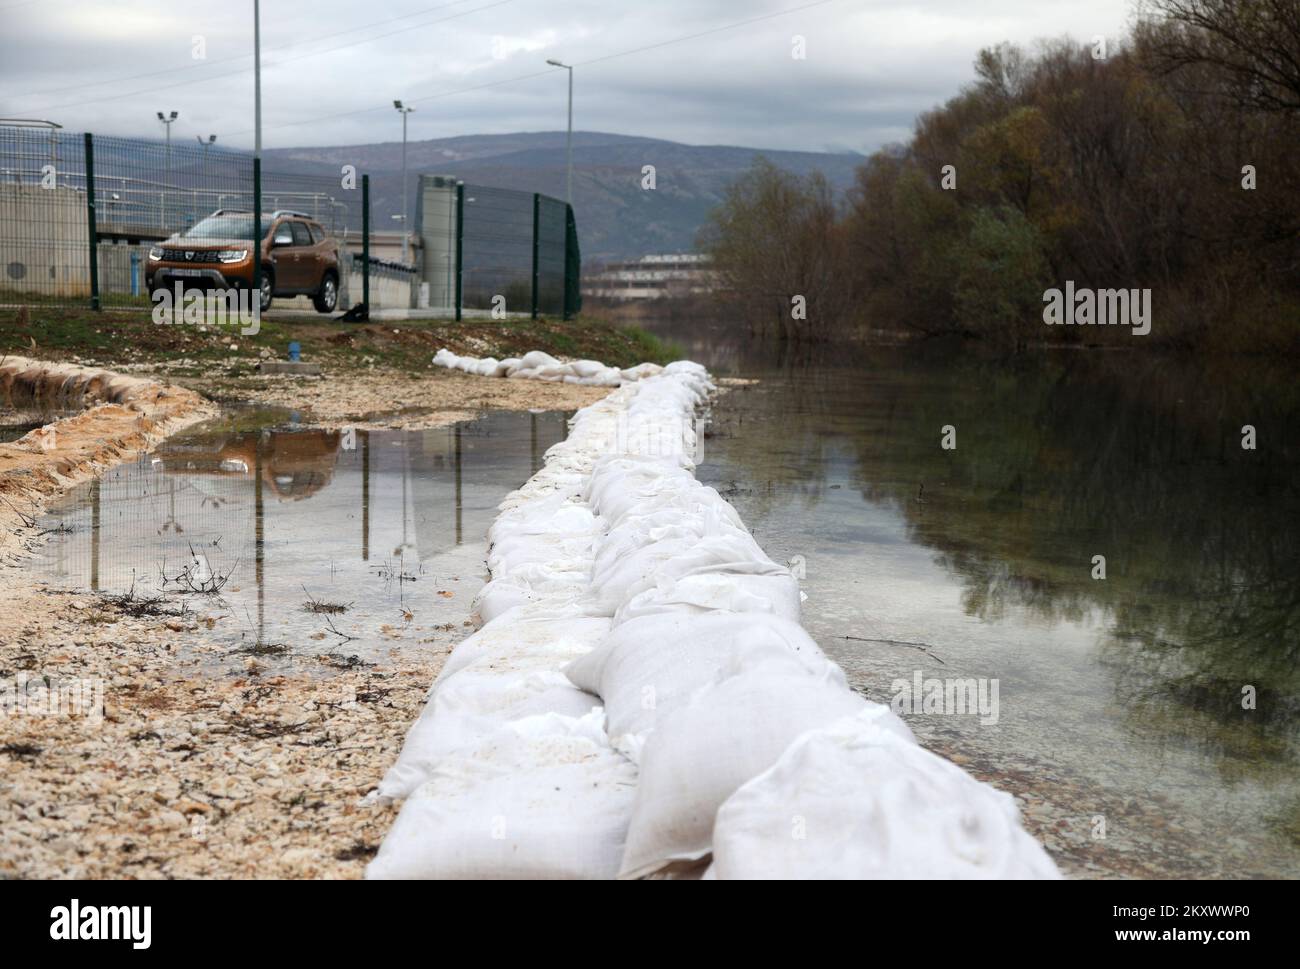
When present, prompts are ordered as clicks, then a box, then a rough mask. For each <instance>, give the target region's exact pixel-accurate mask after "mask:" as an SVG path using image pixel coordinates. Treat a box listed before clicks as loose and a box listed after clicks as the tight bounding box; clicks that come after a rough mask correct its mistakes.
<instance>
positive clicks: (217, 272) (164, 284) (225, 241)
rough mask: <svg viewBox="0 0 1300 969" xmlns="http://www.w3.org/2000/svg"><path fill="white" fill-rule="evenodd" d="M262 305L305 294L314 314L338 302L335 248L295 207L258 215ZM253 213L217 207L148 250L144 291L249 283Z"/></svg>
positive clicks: (240, 286)
mask: <svg viewBox="0 0 1300 969" xmlns="http://www.w3.org/2000/svg"><path fill="white" fill-rule="evenodd" d="M262 224H263V225H265V226H266V227H267V231H266V236H265V237H264V238H263V239H262V245H261V255H262V309H263V310H265V309H267V308H268V307H269V306H270V305H271V297H273V296H310V297H311V298H312V303H313V304H315V306H316V310H317V312H319V313H332V312H334V309H335V308H336V307H337V306H338V301H339V272H340V269H339V247H338V243H337V242H335V241H334V240H333V239H331V238H330V237H329V236H327V235H326V234H325V230H324V229H322V228H321V226H320V223H319V222H317V221H316V220H315V219H313V218H311V217H310V216H308V215H304V214H303V213H301V212H290V211H287V210H279V211H276V212H272V213H271V214H270V215H263V216H262ZM253 235H254V231H253V213H252V212H246V211H243V212H241V211H233V210H231V209H220V210H218V211H216V212H213V213H212V214H211V215H209V216H208V217H207V218H206V219H202V220H200V221H199V222H196V223H195V224H194V225H192V226H190V227H189V228H188V229H186V230H185V231H184V232H179V233H177V234H176V235H174V236H172V237H171V238H170V239H168V240H167V241H166V242H161V243H159V244H158V245H156V246H154V247H153V248H152V249H150V250H149V267H148V269H147V271H146V273H145V278H146V281H147V285H148V287H149V292H150V293H151V294H152V293H153V292H154V291H155V290H162V289H171V288H172V287H173V286H174V285H175V284H176V283H177V282H183V283H184V284H185V285H186V286H187V287H188V286H194V287H198V288H201V289H246V288H251V287H252V285H253V260H252V257H251V255H250V253H249V250H250V249H251V248H252V245H251V243H250V242H249V240H250V239H252V238H253Z"/></svg>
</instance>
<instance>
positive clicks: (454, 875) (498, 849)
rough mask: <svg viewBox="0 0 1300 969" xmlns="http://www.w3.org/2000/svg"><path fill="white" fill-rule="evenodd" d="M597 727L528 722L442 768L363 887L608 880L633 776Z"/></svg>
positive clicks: (594, 722)
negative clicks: (432, 881)
mask: <svg viewBox="0 0 1300 969" xmlns="http://www.w3.org/2000/svg"><path fill="white" fill-rule="evenodd" d="M599 717H600V714H599V711H597V712H595V713H594V714H591V715H588V716H586V717H581V718H573V717H563V716H558V715H556V714H548V715H546V716H542V717H530V718H527V719H524V720H520V721H516V722H515V723H512V724H510V725H508V726H506V727H504V728H502V729H501V730H499V731H497V732H496V733H494V734H492V735H491V736H490V737H489V738H488V739H487V740H485V741H483V742H482V743H480V744H479V745H478V746H477V747H476V748H474V749H472V750H471V751H469V752H468V753H466V754H465V755H461V756H455V757H452V758H447V759H445V760H443V761H442V762H441V763H440V764H439V765H438V767H437V769H436V770H435V771H434V773H433V776H431V777H430V778H429V780H428V781H427V782H425V783H424V784H422V785H421V786H420V787H419V788H418V789H417V790H416V791H415V793H414V794H412V795H411V797H409V798H408V799H407V800H406V802H405V804H403V805H402V810H401V813H400V814H398V816H397V820H396V821H395V822H394V823H393V827H392V828H391V829H390V830H389V832H388V835H387V837H385V838H384V841H383V844H382V845H380V848H379V853H378V854H377V855H376V856H375V859H374V860H373V861H372V862H371V863H370V865H369V866H368V867H367V869H366V877H367V878H376V879H378V878H439V879H465V878H476V879H477V878H497V879H508V878H548V879H553V878H566V879H568V878H611V877H613V875H614V874H615V872H616V871H617V870H618V865H619V860H620V857H621V855H622V851H623V842H624V836H625V832H626V828H627V818H628V810H629V807H630V803H631V799H632V796H633V791H634V789H635V784H636V771H635V769H634V768H633V767H632V766H631V765H630V764H629V763H627V761H625V760H624V759H623V758H622V757H620V756H619V755H618V754H617V753H615V752H614V751H613V750H611V749H610V747H609V745H608V744H607V743H606V741H605V738H604V734H603V732H602V731H601V729H600V724H599Z"/></svg>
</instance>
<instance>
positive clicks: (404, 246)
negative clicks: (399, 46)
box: [393, 101, 415, 263]
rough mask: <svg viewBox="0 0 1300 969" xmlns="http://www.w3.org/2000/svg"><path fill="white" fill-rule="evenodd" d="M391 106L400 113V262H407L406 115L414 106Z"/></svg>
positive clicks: (408, 234) (395, 104) (397, 102)
mask: <svg viewBox="0 0 1300 969" xmlns="http://www.w3.org/2000/svg"><path fill="white" fill-rule="evenodd" d="M393 107H395V108H396V109H397V110H398V111H399V112H400V113H401V115H402V262H405V263H409V262H410V257H409V255H408V252H407V246H408V245H409V244H410V240H411V233H410V232H408V231H407V219H406V116H407V115H408V114H410V113H411V112H412V111H414V110H415V108H404V107H402V102H401V101H394V102H393Z"/></svg>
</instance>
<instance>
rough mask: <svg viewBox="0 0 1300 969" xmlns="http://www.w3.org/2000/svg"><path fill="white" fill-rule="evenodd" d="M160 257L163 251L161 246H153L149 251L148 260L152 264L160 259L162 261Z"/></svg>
mask: <svg viewBox="0 0 1300 969" xmlns="http://www.w3.org/2000/svg"><path fill="white" fill-rule="evenodd" d="M162 257H163V251H162V247H161V246H154V247H153V248H152V249H150V250H149V258H150V259H151V260H152V261H153V262H158V261H159V260H160V259H162Z"/></svg>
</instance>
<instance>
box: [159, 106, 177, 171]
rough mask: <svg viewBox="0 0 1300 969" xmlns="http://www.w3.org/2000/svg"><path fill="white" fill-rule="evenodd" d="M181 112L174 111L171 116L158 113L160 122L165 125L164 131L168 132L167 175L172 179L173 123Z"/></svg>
mask: <svg viewBox="0 0 1300 969" xmlns="http://www.w3.org/2000/svg"><path fill="white" fill-rule="evenodd" d="M179 113H180V112H177V111H173V112H172V113H171V114H170V115H165V114H163V113H162V112H161V111H159V112H158V120H159V121H161V122H162V123H163V129H164V130H165V131H166V132H167V175H168V177H171V172H172V122H173V121H175V120H176V117H177V115H178V114H179Z"/></svg>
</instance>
